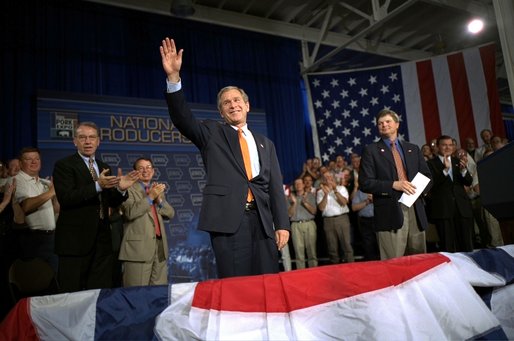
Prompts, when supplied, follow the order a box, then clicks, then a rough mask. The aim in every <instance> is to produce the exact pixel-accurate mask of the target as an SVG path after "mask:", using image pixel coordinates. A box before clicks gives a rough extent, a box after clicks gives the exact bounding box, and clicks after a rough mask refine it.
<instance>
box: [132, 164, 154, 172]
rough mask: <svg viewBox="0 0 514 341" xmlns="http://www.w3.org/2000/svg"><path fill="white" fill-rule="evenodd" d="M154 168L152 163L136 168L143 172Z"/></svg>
mask: <svg viewBox="0 0 514 341" xmlns="http://www.w3.org/2000/svg"><path fill="white" fill-rule="evenodd" d="M152 169H153V166H150V165H148V166H146V167H142V166H141V167H137V168H136V170H137V171H140V172H142V171H144V170H147V171H149V170H152Z"/></svg>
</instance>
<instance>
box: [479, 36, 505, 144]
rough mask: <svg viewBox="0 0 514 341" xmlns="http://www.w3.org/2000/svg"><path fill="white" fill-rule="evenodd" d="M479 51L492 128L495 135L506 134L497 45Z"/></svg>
mask: <svg viewBox="0 0 514 341" xmlns="http://www.w3.org/2000/svg"><path fill="white" fill-rule="evenodd" d="M479 51H480V58H481V59H482V68H483V72H484V78H485V83H486V86H487V98H488V99H489V115H490V120H491V130H492V131H493V134H494V135H499V136H506V135H505V125H504V123H503V118H502V112H501V105H500V97H499V96H498V84H497V83H496V45H494V44H493V45H487V46H484V47H481V48H480V49H479Z"/></svg>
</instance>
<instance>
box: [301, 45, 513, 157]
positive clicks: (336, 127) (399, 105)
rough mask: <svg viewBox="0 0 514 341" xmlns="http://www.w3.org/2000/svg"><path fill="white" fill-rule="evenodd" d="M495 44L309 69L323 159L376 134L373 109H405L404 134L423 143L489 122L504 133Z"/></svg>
mask: <svg viewBox="0 0 514 341" xmlns="http://www.w3.org/2000/svg"><path fill="white" fill-rule="evenodd" d="M494 55H495V46H494V45H487V46H483V47H479V48H473V49H468V50H464V51H461V52H457V53H452V54H448V55H444V56H438V57H435V58H432V59H429V60H422V61H415V62H407V63H402V64H397V65H391V66H387V67H379V68H372V69H362V70H353V71H345V72H331V73H312V74H308V75H307V80H308V88H309V92H310V96H311V103H312V109H313V111H314V115H313V116H314V122H311V123H312V125H313V126H315V128H316V129H315V133H314V134H313V135H314V139H315V141H314V145H315V146H319V155H320V156H321V158H322V160H323V161H324V162H327V161H329V160H333V159H335V157H336V156H337V155H343V156H345V157H346V158H348V156H349V155H350V154H351V153H358V154H360V153H361V150H362V148H363V147H364V146H365V145H367V144H369V143H372V142H373V141H375V140H377V139H378V136H377V129H376V126H375V120H374V118H375V115H376V114H377V113H378V112H379V111H380V110H382V109H384V108H387V109H392V110H394V111H395V112H396V113H398V115H399V116H400V131H399V137H400V139H405V140H409V141H411V142H412V143H415V144H418V145H419V146H421V145H422V144H424V143H426V142H427V141H429V140H431V139H433V138H437V137H438V136H440V135H442V134H445V135H449V136H452V137H454V138H456V139H457V140H458V141H464V139H465V138H467V137H472V138H473V139H474V140H475V141H477V142H478V143H480V141H479V140H477V137H479V135H480V131H481V130H482V129H484V128H489V129H492V130H493V132H494V133H496V134H500V135H501V134H502V133H503V134H504V129H505V128H504V125H503V121H502V117H501V110H500V102H499V98H498V91H497V88H496V83H495V82H496V75H495V62H494V60H495V59H494Z"/></svg>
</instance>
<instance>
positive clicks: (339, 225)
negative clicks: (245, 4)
mask: <svg viewBox="0 0 514 341" xmlns="http://www.w3.org/2000/svg"><path fill="white" fill-rule="evenodd" d="M160 54H161V58H162V65H163V69H164V71H165V73H166V77H167V78H166V94H165V97H166V101H167V104H168V109H169V114H170V118H171V119H172V121H173V123H174V125H175V126H176V127H177V128H178V129H179V131H180V132H181V133H182V134H183V135H184V136H186V137H187V138H189V139H190V140H191V141H192V142H193V143H194V144H195V145H196V146H197V147H198V149H199V151H200V152H201V154H202V157H203V161H204V164H205V168H206V170H207V183H206V186H205V189H204V191H203V201H202V208H201V213H200V217H199V223H198V229H199V230H203V231H205V232H207V233H208V234H209V236H210V238H211V246H212V251H213V253H214V257H215V263H216V277H218V278H225V277H232V276H243V275H258V274H265V273H277V272H278V271H279V263H280V262H279V254H281V259H282V263H283V269H284V270H285V271H288V270H292V269H293V268H294V269H303V268H306V267H309V268H311V267H316V266H319V265H320V260H321V257H319V256H318V254H323V255H326V259H327V262H326V263H328V264H339V263H351V262H354V261H355V260H356V259H364V260H385V259H390V258H395V257H401V256H404V255H411V254H419V253H425V252H427V251H429V252H430V251H448V252H467V251H472V250H473V249H474V248H484V247H496V246H500V245H503V243H504V242H506V243H512V242H513V241H512V240H511V238H510V236H511V235H512V233H510V232H509V233H506V231H511V230H512V227H511V226H502V224H501V223H500V222H498V220H497V219H496V218H495V217H494V216H493V215H492V214H491V213H490V212H488V211H487V209H485V208H484V207H483V206H482V205H481V202H480V186H479V182H478V179H479V178H478V174H477V166H476V162H477V161H479V160H481V159H483V158H485V157H488V155H490V154H491V153H495V152H496V151H497V150H499V149H500V148H502V147H503V146H504V145H505V144H506V143H508V141H506V140H505V139H504V138H501V137H499V136H494V135H493V134H492V132H491V131H490V130H488V129H484V130H483V131H482V132H481V134H480V136H481V139H482V141H483V144H482V145H481V146H480V147H478V148H477V147H476V145H475V141H474V140H473V139H471V138H467V139H466V140H465V141H464V146H463V147H459V146H458V143H457V141H456V139H455V138H453V137H451V136H446V135H443V136H440V137H438V138H437V139H434V140H432V141H430V142H429V143H427V144H425V145H423V146H421V148H420V147H418V146H417V145H414V144H412V143H409V142H407V141H400V139H399V138H398V129H399V125H400V120H399V117H398V115H397V114H396V113H395V112H394V111H392V110H388V109H384V110H382V111H380V112H379V113H378V114H377V116H376V125H377V129H378V133H379V135H380V139H378V140H377V141H376V142H374V143H371V144H369V145H367V146H365V147H364V149H363V152H362V155H359V154H356V153H353V154H351V155H350V160H349V161H350V162H349V163H347V160H346V159H345V157H344V156H343V155H337V156H336V157H335V159H334V160H329V161H328V162H326V163H325V164H323V163H322V162H321V160H320V158H318V157H314V158H312V159H308V160H306V161H305V163H304V164H303V169H302V171H301V172H299V173H300V174H299V175H298V176H297V177H296V179H294V182H293V183H292V184H291V185H284V184H283V178H282V175H281V173H280V167H279V164H278V158H277V155H276V152H275V146H274V144H273V142H272V141H270V140H269V139H268V138H266V137H265V136H262V135H260V134H257V133H255V132H252V131H251V130H249V127H248V125H247V123H246V118H247V114H248V112H249V111H250V102H249V99H248V95H247V94H246V93H245V91H244V90H243V89H241V88H239V87H235V86H228V87H225V88H223V89H221V90H220V91H219V93H218V97H217V101H218V109H219V112H220V114H221V117H222V118H223V119H224V121H225V124H220V122H218V121H214V120H212V121H210V120H207V121H201V120H198V119H196V118H195V116H194V115H193V113H192V112H191V110H190V108H189V106H188V105H187V103H186V101H185V97H184V90H183V89H182V80H181V78H180V69H181V65H182V56H183V50H179V49H177V48H176V46H175V43H174V41H173V40H172V39H169V38H166V39H164V40H163V41H162V45H161V47H160ZM73 143H74V145H75V147H76V152H75V153H73V154H72V155H70V156H67V157H65V158H63V159H61V160H58V161H57V162H56V163H55V165H54V167H53V174H52V177H49V178H42V177H41V176H40V174H39V172H40V170H41V164H42V162H43V160H41V153H40V151H39V150H38V149H37V148H34V147H27V148H23V149H22V150H21V151H20V153H19V157H18V158H16V159H12V160H9V161H8V162H7V163H3V162H2V163H1V164H0V192H1V196H2V198H1V199H0V229H1V230H0V232H1V235H0V236H1V243H2V255H1V257H0V258H1V262H2V269H1V271H2V276H3V277H4V278H3V279H2V280H1V283H2V284H1V285H2V288H1V289H0V291H1V292H2V300H1V301H2V302H3V305H5V306H2V310H5V309H6V308H7V309H8V308H9V306H10V305H9V303H8V302H9V301H10V299H9V297H8V295H7V297H6V293H7V292H8V291H9V290H8V288H5V287H4V286H6V285H7V278H6V277H7V273H8V269H9V266H10V264H11V263H12V262H13V261H14V260H15V259H17V258H22V259H31V258H40V259H42V260H44V261H46V262H47V263H48V264H50V265H51V267H52V268H53V269H54V271H55V273H56V274H57V279H58V283H59V285H60V290H61V292H75V291H80V290H85V289H94V288H111V287H116V286H122V285H123V286H142V285H159V284H166V283H167V280H168V264H169V263H168V259H172V260H173V262H171V264H172V267H174V269H175V272H177V274H179V275H180V276H187V272H195V273H196V275H195V278H202V279H206V278H212V277H214V276H213V275H212V274H211V273H210V272H211V270H212V268H213V266H212V263H214V262H212V260H209V259H207V255H208V254H209V252H207V251H208V250H207V249H203V250H202V252H201V253H200V254H201V256H202V257H201V262H196V261H195V260H194V258H195V253H194V252H192V251H191V250H188V249H187V246H184V245H182V246H181V247H180V250H181V251H180V252H179V251H177V250H174V251H171V252H170V250H169V247H168V243H167V242H168V240H167V239H168V238H167V236H166V230H165V228H164V221H163V220H164V219H172V218H173V216H174V214H175V211H174V209H173V207H172V206H171V205H170V204H169V203H168V202H167V201H166V197H165V195H164V191H165V185H164V184H160V183H156V182H154V181H153V177H154V174H155V171H154V166H153V163H152V160H151V159H150V158H146V157H141V158H139V159H137V160H136V161H135V162H134V164H133V170H132V171H130V172H128V173H127V174H122V172H121V169H118V171H117V172H116V171H113V170H112V169H111V168H110V167H109V165H107V164H105V163H104V162H102V160H100V159H98V158H96V157H95V152H96V150H97V148H98V147H99V145H100V137H99V129H98V127H97V126H96V124H95V123H93V122H80V123H79V124H78V126H77V128H76V130H75V132H74V136H73ZM420 173H421V174H423V176H425V177H426V178H427V179H429V182H428V186H426V187H425V188H416V185H415V184H414V183H413V178H414V177H415V176H416V175H417V174H420ZM404 194H406V195H413V194H416V195H419V197H418V198H417V200H415V201H414V203H413V204H412V205H405V204H404V203H400V198H401V197H402V196H403V195H404ZM318 231H323V234H320V233H318ZM320 235H322V236H323V238H322V242H321V243H320V240H319V239H318V237H319V236H320ZM113 240H114V241H115V242H114V243H113ZM289 244H292V246H293V249H294V257H293V259H294V262H293V261H292V259H291V258H292V257H291V255H290V252H289ZM320 247H321V248H322V250H319V248H320ZM318 251H321V252H318ZM196 257H198V255H196ZM292 263H294V267H293V265H292ZM3 312H5V311H3Z"/></svg>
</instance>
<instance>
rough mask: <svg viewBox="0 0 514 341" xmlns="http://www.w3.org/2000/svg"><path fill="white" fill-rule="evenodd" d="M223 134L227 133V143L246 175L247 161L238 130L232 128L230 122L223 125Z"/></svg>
mask: <svg viewBox="0 0 514 341" xmlns="http://www.w3.org/2000/svg"><path fill="white" fill-rule="evenodd" d="M222 130H223V134H224V135H225V139H226V140H227V144H228V146H229V148H230V151H231V152H232V155H233V156H234V159H235V160H236V163H237V164H238V165H239V169H240V170H241V172H242V173H243V174H245V175H246V170H245V163H244V161H243V154H242V153H241V147H240V146H239V136H238V135H237V131H236V130H235V129H234V128H232V127H231V126H230V125H228V124H226V123H225V124H224V125H222Z"/></svg>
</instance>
